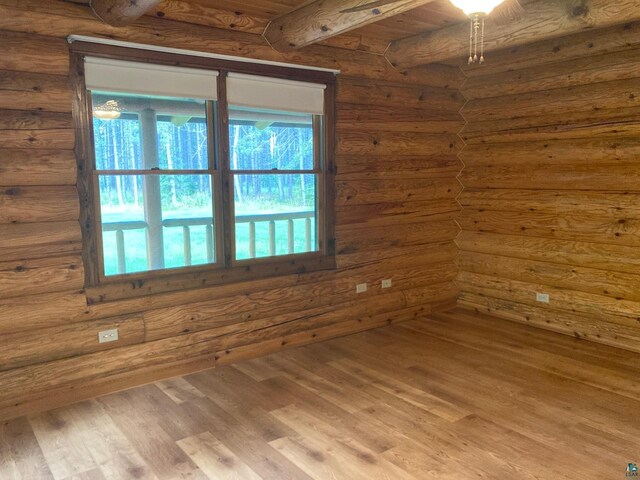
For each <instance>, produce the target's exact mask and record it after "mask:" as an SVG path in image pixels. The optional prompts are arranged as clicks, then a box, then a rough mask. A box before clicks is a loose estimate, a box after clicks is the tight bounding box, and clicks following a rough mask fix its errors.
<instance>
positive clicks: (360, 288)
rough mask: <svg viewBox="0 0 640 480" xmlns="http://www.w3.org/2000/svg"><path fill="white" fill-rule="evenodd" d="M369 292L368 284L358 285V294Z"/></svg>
mask: <svg viewBox="0 0 640 480" xmlns="http://www.w3.org/2000/svg"><path fill="white" fill-rule="evenodd" d="M366 291H367V284H366V283H359V284H357V285H356V293H364V292H366Z"/></svg>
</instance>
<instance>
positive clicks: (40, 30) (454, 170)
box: [0, 0, 464, 418]
mask: <svg viewBox="0 0 640 480" xmlns="http://www.w3.org/2000/svg"><path fill="white" fill-rule="evenodd" d="M69 34H85V35H108V36H111V37H113V38H116V39H121V40H129V41H135V42H142V43H151V44H157V45H166V46H172V47H177V48H186V49H193V50H204V51H210V52H215V53H221V54H227V55H239V56H245V57H251V58H262V59H267V60H277V61H285V62H293V63H301V64H310V65H316V66H321V67H332V68H339V69H341V70H342V71H343V74H342V75H341V76H340V80H339V85H338V115H337V122H338V124H337V137H338V142H337V145H338V146H337V162H336V163H337V168H338V171H337V177H336V192H337V193H336V210H337V212H336V215H337V225H336V237H337V239H336V240H337V252H338V253H337V264H338V268H337V270H335V271H328V272H315V273H309V274H302V275H288V276H280V277H275V278H270V279H265V280H256V281H252V282H244V283H236V284H229V285H225V286H218V287H210V288H200V289H185V290H183V291H179V292H170V293H162V294H156V295H150V296H145V297H138V296H135V295H133V294H131V295H127V294H126V292H125V293H124V294H121V295H120V296H121V297H123V298H121V299H119V300H117V301H110V302H96V303H90V302H87V297H86V292H85V291H84V284H83V278H84V273H83V263H82V258H81V234H80V227H79V223H78V216H79V206H78V205H79V201H78V195H77V190H76V167H75V159H74V154H73V150H72V149H73V146H74V131H73V120H72V115H71V104H72V92H71V90H70V86H69V79H68V69H69V54H68V45H67V43H66V41H65V37H66V36H67V35H69ZM0 43H1V44H2V45H3V54H2V59H1V60H0V338H1V339H2V340H1V341H2V348H1V349H0V386H1V387H2V388H0V418H6V417H10V416H15V415H19V414H22V413H25V412H32V411H35V410H39V409H43V408H51V407H53V406H55V405H60V404H63V403H67V402H70V401H75V400H79V399H82V398H86V397H90V396H94V395H97V394H100V393H104V392H110V391H114V390H117V389H121V388H124V387H127V386H130V385H134V384H138V383H143V382H148V381H152V380H155V379H157V378H161V377H167V376H171V375H176V374H182V373H186V372H190V371H195V370H198V369H202V368H209V367H214V366H215V365H222V364H226V363H229V362H234V361H237V360H240V359H242V358H246V357H251V356H257V355H262V354H265V353H267V352H271V351H275V350H278V349H281V348H285V347H288V346H293V345H301V344H305V343H311V342H315V341H319V340H322V339H325V338H329V337H333V336H338V335H344V334H347V333H351V332H355V331H359V330H364V329H368V328H373V327H377V326H381V325H385V324H388V323H391V322H399V321H403V320H408V319H412V318H415V317H420V316H423V315H425V314H427V313H429V312H430V311H431V310H432V309H437V308H444V307H446V306H450V305H452V304H453V303H454V302H455V298H456V296H457V288H456V286H455V284H454V282H453V279H454V277H455V276H456V272H457V270H456V266H455V263H454V257H455V256H456V252H457V248H456V246H455V244H454V241H453V240H454V238H455V237H456V235H457V234H458V232H459V228H458V226H457V224H456V222H455V220H454V218H455V216H456V215H457V213H458V211H459V205H458V203H457V202H456V200H455V197H456V196H457V195H458V194H459V193H460V191H461V186H460V183H459V182H458V181H457V179H456V176H457V175H458V173H459V171H460V168H461V163H460V161H459V159H458V158H457V152H458V150H459V148H460V146H461V145H462V142H461V141H460V139H459V137H458V136H457V133H458V132H459V130H460V128H461V127H462V125H463V122H462V120H461V117H460V115H459V113H458V112H459V109H460V107H461V106H462V104H463V103H464V99H463V98H462V96H461V95H460V93H459V91H458V88H459V86H460V84H461V78H462V76H461V74H460V72H459V71H458V70H457V69H454V68H451V67H443V66H435V67H430V68H424V69H415V70H414V71H412V72H399V71H396V70H393V69H392V68H390V67H389V65H388V64H387V62H386V61H385V60H384V58H383V57H381V56H380V55H372V54H366V53H362V52H354V51H349V50H346V49H338V48H332V47H326V46H320V47H310V48H307V49H304V50H301V51H299V52H295V53H291V54H286V55H284V54H280V53H277V52H275V51H273V50H272V49H271V48H270V47H269V46H268V45H267V44H266V42H264V40H263V39H262V38H261V37H259V36H257V35H254V34H251V33H241V32H231V31H224V30H218V29H214V28H208V27H205V26H197V25H190V24H186V23H181V22H177V21H172V20H166V19H159V18H152V17H145V18H143V19H141V20H140V21H139V22H138V23H136V24H135V25H134V26H130V27H125V28H113V27H109V26H107V25H104V24H102V23H100V22H98V21H97V20H95V19H94V18H93V17H92V16H91V14H90V13H89V10H88V9H87V8H86V7H82V6H79V5H75V4H73V3H69V2H64V1H57V0H50V1H48V2H40V1H39V0H22V1H19V2H18V1H15V0H0ZM383 278H391V279H392V280H393V287H392V288H390V289H388V290H381V289H380V281H381V279H383ZM361 282H367V283H368V284H369V291H368V292H366V293H364V294H360V295H356V294H355V285H356V284H357V283H361ZM108 328H118V329H119V332H120V340H119V341H117V342H114V343H108V344H102V345H100V344H98V341H97V333H98V331H99V330H104V329H108Z"/></svg>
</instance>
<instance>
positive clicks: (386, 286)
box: [382, 278, 391, 288]
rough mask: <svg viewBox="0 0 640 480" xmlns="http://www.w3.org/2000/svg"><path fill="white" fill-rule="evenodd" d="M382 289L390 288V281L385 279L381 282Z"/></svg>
mask: <svg viewBox="0 0 640 480" xmlns="http://www.w3.org/2000/svg"><path fill="white" fill-rule="evenodd" d="M382 288H391V279H390V278H385V279H384V280H382Z"/></svg>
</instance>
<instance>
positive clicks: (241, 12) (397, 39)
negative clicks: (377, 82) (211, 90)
mask: <svg viewBox="0 0 640 480" xmlns="http://www.w3.org/2000/svg"><path fill="white" fill-rule="evenodd" d="M66 1H71V2H77V3H89V2H91V4H92V5H93V7H94V12H96V14H97V15H98V16H100V17H101V18H104V17H103V16H102V15H100V12H107V13H108V12H113V11H118V12H125V13H123V14H122V15H120V18H116V21H118V20H122V19H123V18H124V20H126V18H125V17H126V16H127V14H129V15H130V16H129V20H130V21H134V20H135V19H136V18H138V17H139V16H140V15H141V14H142V12H144V11H146V15H151V16H157V17H161V18H165V19H169V20H176V21H181V22H187V23H193V24H198V25H205V26H210V27H216V28H223V29H230V30H237V31H242V32H247V33H253V34H258V35H264V37H265V39H266V40H267V41H268V42H269V44H270V45H271V46H272V47H273V48H274V49H276V50H278V51H283V52H284V51H290V50H292V49H297V48H303V47H304V46H305V45H309V44H321V45H329V46H333V47H338V48H345V49H351V50H361V51H366V52H370V53H375V54H383V55H384V56H385V57H386V59H387V60H388V61H389V62H390V63H391V64H392V65H394V66H396V67H398V68H402V69H406V68H411V67H415V66H419V65H426V64H429V63H438V62H442V63H453V64H456V65H460V64H461V63H462V62H463V61H464V59H466V58H467V57H466V51H467V48H468V44H469V40H468V39H469V36H468V35H469V26H468V23H467V19H466V17H465V15H464V14H463V13H462V12H461V11H460V10H458V9H457V8H456V7H454V6H453V5H452V4H451V3H450V1H449V0H395V1H385V2H376V1H375V0H135V1H134V0H66ZM510 1H512V2H516V0H510ZM517 1H519V3H520V4H521V5H522V7H524V13H522V15H521V16H520V17H519V18H518V19H516V20H512V19H510V20H509V21H505V22H501V21H499V18H498V17H499V15H497V14H496V13H494V15H489V16H488V17H487V20H486V24H487V28H486V35H485V43H484V46H485V52H488V51H494V50H499V49H504V48H512V47H514V46H519V45H523V44H526V43H531V42H535V41H539V40H547V39H550V38H555V37H562V36H565V35H570V34H574V33H579V32H581V31H584V30H592V29H595V28H604V27H608V26H612V25H616V24H623V23H629V22H634V21H640V0H517ZM98 4H101V5H102V7H103V8H102V10H100V9H98V8H96V6H97V5H98ZM370 4H373V5H371V6H369V7H368V8H367V6H368V5H370ZM150 5H151V8H148V7H149V6H150ZM374 6H375V8H374ZM504 6H507V4H505V5H503V7H504ZM362 7H364V8H362ZM354 10H355V11H354ZM494 17H495V18H494ZM109 23H111V24H112V25H119V23H116V22H109Z"/></svg>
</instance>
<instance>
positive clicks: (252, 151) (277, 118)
mask: <svg viewBox="0 0 640 480" xmlns="http://www.w3.org/2000/svg"><path fill="white" fill-rule="evenodd" d="M313 117H314V116H313V115H308V114H300V113H292V112H274V111H271V110H256V109H247V108H240V107H230V109H229V125H230V127H229V146H230V150H231V159H230V160H231V168H232V169H234V170H313V169H314V128H313Z"/></svg>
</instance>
